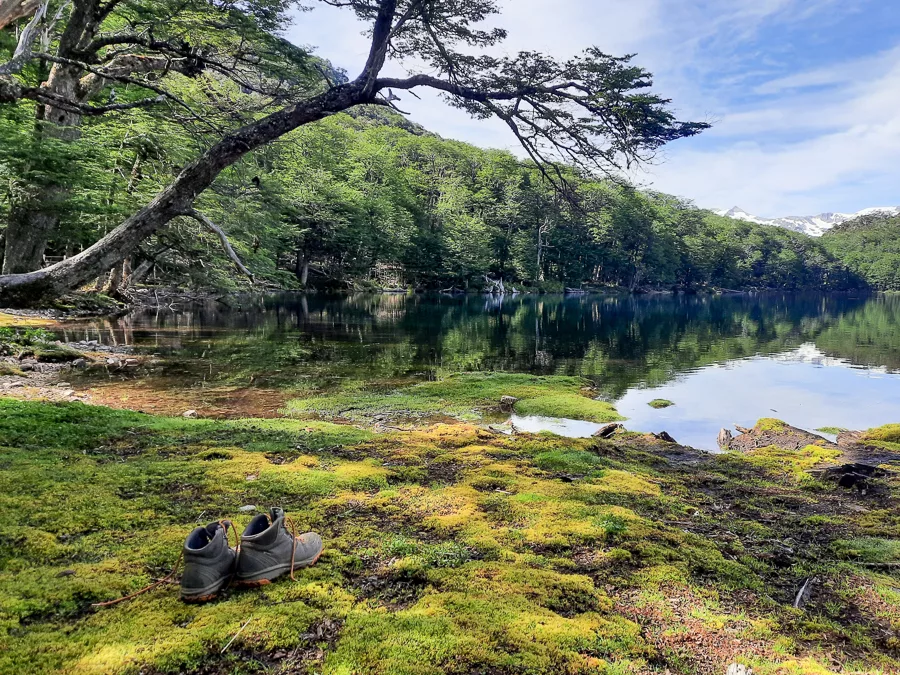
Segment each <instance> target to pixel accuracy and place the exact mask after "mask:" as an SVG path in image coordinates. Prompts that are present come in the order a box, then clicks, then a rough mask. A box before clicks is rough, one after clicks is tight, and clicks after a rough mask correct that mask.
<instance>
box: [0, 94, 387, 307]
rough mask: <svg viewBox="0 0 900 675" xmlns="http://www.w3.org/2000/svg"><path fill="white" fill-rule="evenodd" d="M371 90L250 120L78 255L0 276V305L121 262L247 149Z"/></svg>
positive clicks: (51, 293)
mask: <svg viewBox="0 0 900 675" xmlns="http://www.w3.org/2000/svg"><path fill="white" fill-rule="evenodd" d="M373 97H374V95H373V93H372V92H371V91H367V90H366V89H365V88H364V87H363V86H362V85H361V84H360V83H359V82H350V83H347V84H342V85H338V86H336V87H334V88H332V89H329V90H328V91H326V92H324V93H323V94H320V95H319V96H315V97H313V98H311V99H309V100H308V101H305V102H302V103H298V104H296V105H293V106H291V107H288V108H285V109H282V110H279V111H277V112H274V113H272V114H271V115H268V116H267V117H264V118H262V119H260V120H258V121H256V122H253V123H251V124H248V125H247V126H245V127H242V128H241V129H238V130H237V131H235V132H234V133H231V134H228V135H227V136H225V137H224V138H223V139H222V140H221V141H219V142H218V143H216V144H215V145H214V146H213V147H211V148H210V149H209V150H207V151H206V152H205V153H204V154H203V155H201V156H200V158H199V159H197V160H196V161H194V162H193V163H192V164H190V165H189V166H187V167H186V168H185V169H184V170H183V171H182V172H181V173H180V174H179V175H178V177H177V178H176V179H175V180H174V181H173V182H172V183H171V184H169V186H168V187H166V188H165V189H164V190H163V191H162V192H160V193H159V194H158V195H157V196H156V197H155V198H154V199H153V200H152V201H151V202H150V203H149V204H147V205H146V206H145V207H143V208H142V209H141V210H140V211H138V212H137V213H135V214H134V215H133V216H131V217H130V218H128V219H127V220H126V221H125V222H123V223H122V224H121V225H119V226H118V227H117V228H115V229H114V230H113V231H112V232H110V233H109V234H107V235H106V236H105V237H103V238H102V239H101V240H100V241H98V242H97V243H95V244H94V245H93V246H90V247H89V248H87V249H85V250H84V251H82V252H81V253H79V254H78V255H75V256H72V257H71V258H68V259H66V260H63V261H61V262H58V263H56V264H55V265H52V266H50V267H47V268H44V269H41V270H37V271H34V272H28V273H24V274H12V275H4V276H0V306H8V305H28V304H34V303H37V302H41V301H43V300H47V299H53V298H57V297H59V296H60V295H63V294H65V293H66V292H68V291H70V290H73V289H76V288H78V287H80V286H81V285H83V284H85V283H86V282H88V281H90V280H91V279H95V278H96V277H97V275H99V274H101V273H102V272H104V271H106V270H109V269H111V268H112V266H113V265H115V264H117V263H119V262H121V261H122V260H123V259H124V258H125V257H126V256H127V255H128V254H129V253H131V252H132V251H134V250H135V249H136V248H137V247H138V245H139V244H140V243H141V242H142V241H144V240H145V239H146V238H147V237H149V236H150V235H152V234H153V233H154V232H156V231H157V230H158V229H159V228H160V227H162V226H163V225H165V224H166V223H168V222H169V221H170V220H172V218H175V217H177V216H182V215H192V214H193V203H194V200H195V199H196V198H197V196H198V195H199V194H200V193H201V192H203V191H204V190H205V189H206V188H208V187H209V186H210V185H211V184H212V182H213V181H214V180H215V179H216V176H218V175H219V173H221V172H222V170H223V169H225V168H226V167H228V166H231V165H232V164H234V163H235V162H236V161H237V160H238V159H240V158H241V157H242V156H243V155H245V154H246V153H248V152H250V151H252V150H255V149H256V148H258V147H260V146H262V145H265V144H266V143H269V142H271V141H273V140H275V139H276V138H279V137H280V136H283V135H284V134H286V133H288V132H289V131H292V130H294V129H296V128H297V127H300V126H302V125H304V124H309V123H310V122H315V121H317V120H320V119H323V118H324V117H328V116H329V115H332V114H334V113H336V112H340V111H342V110H347V109H348V108H351V107H353V106H355V105H358V104H361V103H370V102H371V101H372V100H373Z"/></svg>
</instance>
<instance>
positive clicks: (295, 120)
mask: <svg viewBox="0 0 900 675" xmlns="http://www.w3.org/2000/svg"><path fill="white" fill-rule="evenodd" d="M9 1H10V0H3V2H4V3H5V2H9ZM321 1H322V2H325V3H326V4H331V5H334V6H338V7H341V8H344V9H346V10H347V11H352V12H354V13H355V14H356V15H357V16H358V17H360V18H361V19H363V20H365V21H367V22H368V23H369V24H370V26H371V45H370V50H369V54H368V56H367V58H366V61H365V63H364V64H361V70H360V72H359V74H358V75H357V76H355V77H354V78H353V79H350V78H348V77H346V76H345V75H344V74H343V73H340V72H336V71H335V69H334V68H332V67H331V66H330V65H328V64H326V63H323V62H322V61H321V60H320V59H317V58H316V57H314V56H313V55H311V54H309V53H307V52H306V51H304V50H302V49H298V48H296V47H294V46H292V45H290V44H289V43H288V42H287V41H285V40H284V39H283V38H282V36H281V30H282V29H283V27H284V26H285V25H286V23H287V21H288V20H289V19H290V17H291V16H292V13H293V12H294V11H295V10H297V9H298V7H297V6H296V5H295V3H293V2H289V1H285V0H254V1H251V2H240V3H233V2H223V3H208V2H206V1H205V0H188V1H187V2H178V3H175V2H171V3H170V2H141V1H140V0H108V1H107V2H106V3H103V2H101V1H100V0H73V1H72V2H71V4H69V3H68V2H61V3H60V2H57V1H56V0H42V2H41V3H40V4H39V5H38V6H37V7H36V9H35V11H34V14H33V15H30V18H29V19H28V23H27V24H26V25H25V26H24V28H23V29H22V30H20V31H18V39H17V40H14V39H13V35H14V33H12V32H11V29H10V27H7V29H6V30H5V31H4V40H5V49H6V50H8V54H9V57H8V58H7V60H6V61H5V62H3V63H2V65H0V104H2V105H3V106H4V108H3V110H4V117H6V116H7V114H9V115H13V114H16V113H18V114H19V115H20V117H21V119H23V120H27V119H28V118H29V117H30V116H31V115H32V114H33V115H34V120H35V130H34V131H33V132H32V134H31V135H32V137H33V138H34V141H33V142H34V143H37V144H39V145H41V146H42V151H43V150H44V149H46V148H51V147H59V146H60V145H65V146H66V147H68V146H69V145H71V144H73V143H76V142H77V141H78V140H79V139H80V138H81V137H82V135H83V127H84V120H85V119H88V118H94V117H103V116H109V115H115V116H116V117H117V118H124V119H128V120H131V119H152V120H154V123H157V124H160V125H162V126H166V127H174V126H176V125H177V126H179V127H180V128H181V129H182V130H183V133H184V134H186V135H187V136H189V137H190V139H191V141H192V142H191V144H190V145H189V146H188V148H187V149H188V150H189V151H190V152H189V154H190V155H193V159H192V160H190V161H185V162H184V164H182V166H181V167H180V171H178V172H177V174H176V175H175V177H174V178H173V179H171V180H170V181H169V182H168V183H167V184H166V185H164V186H163V187H162V189H161V190H160V191H159V192H158V193H157V194H156V196H155V197H153V198H151V199H149V200H147V201H144V202H143V203H133V205H132V209H133V210H132V211H131V213H129V214H127V215H124V214H123V216H124V217H123V220H122V222H121V223H120V224H119V225H118V226H117V227H115V228H114V229H113V230H112V231H110V232H109V233H108V234H106V235H105V236H103V237H102V238H100V239H99V240H97V241H96V242H93V243H92V244H91V245H90V246H88V247H87V248H86V249H85V250H84V251H82V252H80V253H77V254H75V255H73V256H72V257H70V258H67V259H65V260H63V261H61V262H59V263H56V264H54V265H52V266H50V267H49V268H45V269H41V270H37V271H33V270H27V269H26V268H27V267H29V266H32V267H33V265H29V264H28V263H33V262H34V260H35V258H36V257H37V254H38V253H39V252H40V253H43V250H44V247H45V245H46V241H47V240H49V239H50V238H51V237H52V236H53V232H54V231H55V230H56V229H57V228H58V227H60V226H62V225H63V224H64V223H63V219H62V218H61V217H60V214H61V213H63V212H64V211H65V208H66V207H67V206H68V204H69V202H70V200H71V198H73V196H74V195H75V194H76V193H77V190H73V189H72V188H71V187H70V186H69V185H68V184H67V183H68V181H69V180H70V179H72V178H75V179H77V178H78V175H77V174H78V173H79V171H78V168H79V166H78V163H75V165H74V166H73V165H72V163H71V162H68V163H67V164H68V166H69V169H68V171H67V172H66V175H65V176H60V175H59V173H58V172H53V171H49V172H47V171H40V170H38V171H30V169H31V165H30V164H29V165H28V166H26V167H23V168H24V170H23V171H21V172H20V175H18V176H17V177H16V181H15V182H16V186H17V187H16V193H15V195H14V196H13V205H14V206H15V207H16V208H11V209H10V217H9V224H8V226H7V230H6V258H5V263H4V269H5V270H7V271H21V272H23V273H21V274H8V275H6V276H2V277H0V294H2V295H3V296H4V297H5V298H6V299H8V300H9V301H16V300H17V299H18V300H19V301H26V300H28V299H29V298H34V297H37V296H42V295H44V296H46V295H51V296H52V295H56V294H58V293H61V292H63V291H65V290H67V289H69V288H72V287H75V286H78V285H80V284H83V283H86V282H88V281H90V280H91V279H93V278H94V277H96V276H97V275H98V274H99V273H101V272H103V271H105V270H107V269H110V268H111V267H113V266H114V265H117V264H119V263H121V261H122V260H123V259H124V258H126V257H127V256H128V255H129V254H130V253H131V252H133V251H134V250H136V248H137V247H138V246H140V245H141V244H142V243H143V242H144V241H145V240H146V239H147V238H148V237H149V236H151V235H153V234H154V233H155V232H157V231H158V230H159V228H161V227H163V226H165V225H166V224H168V223H169V222H170V221H171V220H172V219H173V218H178V217H181V216H184V215H189V214H191V213H192V211H193V210H194V202H195V201H196V199H197V197H198V195H200V194H202V193H203V192H204V191H205V190H207V189H208V188H209V187H210V186H211V185H213V184H214V183H215V181H216V180H217V178H218V177H219V175H220V174H221V172H222V171H223V170H224V169H226V168H227V167H230V166H232V165H234V164H235V163H236V162H238V161H239V160H241V159H242V158H243V157H244V156H245V155H247V153H250V152H252V151H256V150H259V149H261V148H265V147H266V146H267V145H269V144H271V143H272V142H273V141H275V140H277V139H279V138H281V137H282V136H284V135H285V134H287V133H289V132H290V131H292V130H294V129H297V128H299V127H302V126H304V125H307V124H310V123H313V122H316V121H318V120H322V119H324V118H326V117H329V116H331V115H334V114H335V113H338V112H341V111H345V110H350V109H353V108H355V107H357V106H361V105H375V106H382V107H391V106H393V103H392V101H391V100H389V99H390V98H392V97H391V96H389V95H388V92H390V91H394V90H397V91H401V90H413V89H416V88H419V87H429V88H432V89H435V90H438V91H440V92H442V93H443V94H444V95H445V97H446V98H447V101H448V103H449V104H450V105H454V106H457V107H460V108H462V109H464V110H466V111H467V112H469V113H470V114H471V115H473V116H475V117H478V118H486V117H489V116H496V117H498V118H500V119H501V120H503V121H504V122H505V123H506V124H507V125H508V126H509V127H510V129H511V131H512V132H513V133H514V134H515V136H516V137H517V138H518V139H519V141H520V142H521V143H522V145H523V147H524V148H525V150H526V152H527V153H528V154H529V155H530V156H531V158H532V159H533V160H534V161H535V163H536V166H537V167H539V170H540V171H541V172H542V174H543V176H544V178H545V179H546V180H549V181H552V182H553V183H554V184H555V185H556V187H557V188H564V187H565V181H564V171H565V169H564V168H563V166H564V163H565V164H568V165H570V166H573V167H577V168H580V169H581V170H588V169H590V170H592V171H596V172H600V173H602V174H608V173H610V172H613V171H615V170H616V169H617V168H618V167H620V166H626V165H630V164H632V163H634V162H640V161H644V160H646V159H648V158H649V157H651V156H652V154H653V152H654V151H655V150H657V149H658V148H659V147H660V146H661V145H663V144H664V143H667V142H669V141H672V140H675V139H678V138H682V137H685V136H690V135H693V134H696V133H698V132H700V131H702V130H703V129H704V128H706V126H707V125H706V124H705V123H694V122H681V121H678V120H677V119H676V118H675V117H674V115H673V113H672V112H671V110H670V108H669V101H668V100H666V99H664V98H661V97H659V96H656V95H654V94H652V93H650V92H649V88H650V86H651V84H652V80H651V77H650V75H649V73H647V72H646V71H644V70H643V69H641V68H639V67H637V66H635V65H633V64H632V63H631V57H627V56H626V57H614V56H610V55H607V54H605V53H603V52H602V51H600V50H599V49H598V48H594V47H592V48H588V49H586V50H585V51H584V52H583V53H582V54H581V55H580V56H578V57H576V58H573V59H569V60H566V61H559V60H557V59H554V58H552V57H550V56H546V55H540V54H536V53H531V52H525V53H520V54H518V55H516V56H515V57H510V58H498V57H492V56H489V55H486V54H484V53H479V54H476V55H473V53H475V52H479V51H480V50H482V49H484V48H487V47H490V46H492V45H494V44H496V43H498V42H499V41H501V40H502V39H503V38H504V37H505V31H504V30H502V29H500V28H484V27H483V26H484V22H485V20H486V19H488V18H490V17H492V16H493V15H495V14H498V13H499V9H498V4H497V3H496V2H495V0H475V1H472V0H377V1H375V2H373V1H371V0H333V1H332V0H321ZM300 16H301V19H302V14H301V15H300ZM26 18H27V17H26V16H23V17H22V18H21V22H24V21H25V20H26ZM388 59H391V60H394V61H397V62H399V63H401V64H405V65H407V66H408V68H409V70H410V72H409V74H408V75H407V76H406V77H399V78H387V77H383V76H382V74H381V73H382V70H383V68H384V65H385V62H386V61H387V60H388ZM423 64H424V68H425V69H426V70H427V71H428V74H425V73H423V72H418V70H419V69H422V68H423ZM27 105H31V107H32V108H31V110H32V112H29V110H28V108H27V107H25V106H27ZM7 111H10V112H9V113H7ZM19 130H20V131H21V128H20V129H19ZM57 152H61V150H59V151H51V154H56V153H57ZM37 155H38V156H40V155H41V153H37ZM186 159H187V158H186ZM73 169H74V171H73ZM73 174H75V175H74V176H73ZM29 237H30V238H31V239H34V238H37V239H40V241H37V242H34V241H29V242H27V243H28V245H25V244H23V243H22V241H21V240H22V239H23V238H25V239H27V238H29ZM11 256H12V258H13V259H12V262H11V263H10V259H11ZM19 259H21V260H23V261H24V264H22V263H20V260H19Z"/></svg>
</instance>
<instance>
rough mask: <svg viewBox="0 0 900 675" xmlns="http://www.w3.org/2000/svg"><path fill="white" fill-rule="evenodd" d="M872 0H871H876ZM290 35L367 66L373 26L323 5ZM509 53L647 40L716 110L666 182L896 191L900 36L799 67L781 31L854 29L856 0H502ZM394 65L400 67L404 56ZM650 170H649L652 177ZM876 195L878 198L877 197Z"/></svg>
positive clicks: (689, 188)
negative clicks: (875, 49) (875, 50)
mask: <svg viewBox="0 0 900 675" xmlns="http://www.w3.org/2000/svg"><path fill="white" fill-rule="evenodd" d="M864 1H865V0H864ZM314 4H315V6H316V9H315V10H314V11H312V12H309V13H306V14H302V15H299V16H298V18H297V22H296V26H295V27H294V28H293V29H292V30H291V31H290V34H289V38H290V39H291V40H292V41H294V42H296V43H299V44H306V45H315V46H317V47H318V50H317V51H318V53H320V54H322V55H323V56H325V57H327V58H329V59H330V60H332V62H334V63H335V64H336V65H338V66H341V67H344V68H346V69H347V71H348V73H349V74H350V75H351V76H353V75H355V74H356V73H357V72H358V71H359V69H360V68H361V66H362V63H363V62H364V61H365V57H366V54H367V51H368V41H367V39H366V38H365V37H364V36H362V35H361V32H362V31H363V30H364V29H365V26H364V25H362V24H360V23H359V22H357V21H356V19H355V18H354V17H353V15H352V13H351V12H348V11H346V10H341V9H336V8H333V7H328V6H326V5H324V4H323V3H314ZM501 4H502V7H503V15H502V16H501V17H498V18H497V20H496V23H497V24H498V25H502V26H504V27H505V28H507V29H508V30H509V39H508V40H507V41H506V42H505V43H504V45H503V46H502V48H501V51H502V52H506V53H515V52H517V51H519V50H523V49H533V50H539V51H545V52H548V53H551V54H553V55H554V56H557V57H558V58H565V57H567V56H571V55H573V54H574V53H576V52H578V51H580V50H581V49H582V48H584V47H586V46H589V45H597V46H599V47H601V48H602V49H604V50H605V51H607V52H609V53H613V54H623V53H629V52H637V53H638V56H637V57H636V59H635V60H636V62H637V63H638V64H639V65H641V66H644V67H646V68H647V69H648V70H650V71H651V72H653V73H654V75H655V79H656V85H657V90H658V91H659V92H660V93H661V94H663V95H665V96H668V97H671V98H672V99H673V105H674V107H675V109H676V111H677V112H678V114H679V115H680V116H681V117H683V118H690V119H701V120H703V119H711V120H713V121H714V122H715V126H714V129H713V130H712V131H710V132H707V133H706V134H704V135H703V136H701V137H700V138H699V139H687V140H682V141H678V142H677V143H674V144H672V145H671V146H670V147H669V148H667V150H666V153H665V155H664V158H665V163H663V164H661V165H658V166H654V167H652V168H651V170H650V171H649V172H648V174H647V179H649V180H652V181H653V187H655V188H656V189H660V190H663V191H667V192H673V193H675V194H680V195H683V196H686V197H689V198H692V199H694V200H695V201H696V202H697V203H698V204H700V205H703V206H721V207H729V206H732V205H734V204H739V205H740V206H742V207H743V208H745V209H747V210H748V211H751V212H754V213H757V214H759V215H764V216H782V215H788V214H806V213H817V212H820V211H827V210H836V211H837V210H839V211H852V210H858V209H860V208H863V207H866V206H870V205H871V204H873V203H876V202H877V203H879V204H880V203H882V202H884V203H895V202H900V194H897V195H896V196H894V197H893V198H892V197H891V195H892V194H894V193H892V189H893V186H894V185H896V184H897V183H898V182H900V180H898V179H900V169H897V168H895V167H900V45H898V47H897V48H895V49H893V50H889V51H886V52H883V53H880V54H871V55H868V56H864V57H862V58H859V57H857V58H854V59H848V60H847V61H845V62H835V63H832V64H829V65H827V66H823V67H819V68H812V69H809V68H808V69H797V70H796V71H794V72H792V71H791V69H790V64H791V63H792V60H791V59H792V58H793V56H795V54H793V51H792V50H793V49H794V47H793V45H791V44H790V43H789V41H788V42H787V43H779V42H778V41H777V40H776V39H773V38H772V35H773V34H774V33H773V31H778V30H788V29H791V28H797V27H800V28H803V29H807V28H809V30H811V31H812V30H821V31H828V30H840V28H841V27H840V21H841V17H843V16H845V15H846V13H847V12H851V11H856V10H857V9H858V6H857V5H855V4H854V6H853V7H847V3H840V2H838V1H837V0H555V1H553V0H501ZM388 72H390V73H392V74H400V73H401V72H402V69H401V68H400V67H399V66H398V65H397V64H389V65H388ZM419 93H420V94H421V95H422V100H421V101H419V100H416V99H415V98H413V97H412V96H408V95H404V96H403V99H404V100H403V103H402V107H403V108H404V109H405V110H408V111H409V112H410V113H411V117H412V119H414V120H415V121H417V122H419V123H420V124H423V125H424V126H425V127H426V128H428V129H430V130H432V131H435V132H437V133H439V134H441V135H443V136H446V137H449V138H457V139H460V140H465V141H469V142H472V143H475V144H477V145H481V146H486V147H501V148H508V149H512V150H514V151H516V150H517V148H516V146H515V141H514V139H513V138H512V137H511V135H510V133H509V131H508V130H507V129H506V128H505V126H504V125H503V124H501V123H500V122H497V121H489V122H484V121H475V120H471V119H470V118H468V117H467V116H466V115H465V114H464V113H462V112H461V111H458V110H455V109H451V108H449V107H448V106H446V105H445V104H444V103H443V102H442V101H441V100H440V97H439V96H437V95H435V94H429V93H425V92H419ZM645 182H646V181H645ZM870 202H871V203H870Z"/></svg>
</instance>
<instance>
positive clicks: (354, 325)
mask: <svg viewBox="0 0 900 675" xmlns="http://www.w3.org/2000/svg"><path fill="white" fill-rule="evenodd" d="M898 324H900V299H898V298H894V297H873V298H868V299H865V298H850V297H846V296H796V295H763V296H756V297H745V296H733V297H683V296H679V297H675V298H673V297H650V298H635V297H602V296H587V297H583V296H582V297H572V298H562V297H548V296H544V297H534V296H521V297H506V298H504V299H503V301H502V302H498V301H497V300H496V299H490V300H489V301H486V300H485V298H483V297H475V296H460V297H450V296H439V297H423V296H406V295H357V296H349V297H327V296H318V295H311V296H298V295H285V296H270V297H265V298H260V297H252V298H238V299H229V305H225V304H223V303H221V302H217V301H209V302H204V303H200V304H197V305H195V306H192V307H190V308H185V311H181V312H156V311H152V312H150V311H148V312H142V313H136V314H134V315H131V316H128V317H123V318H121V319H117V320H112V321H110V322H106V323H100V322H94V323H91V324H85V325H83V326H80V327H78V328H76V329H72V330H69V335H68V337H69V339H98V340H102V341H104V342H107V343H108V342H115V343H117V344H132V343H137V344H139V345H142V346H146V347H149V348H151V349H153V350H154V351H159V352H168V353H172V354H179V355H182V356H185V357H187V358H192V357H196V356H197V355H198V354H200V353H205V354H206V358H207V359H212V360H214V361H217V370H218V371H219V372H220V373H221V374H222V376H223V377H229V376H234V377H237V376H238V374H239V375H240V377H246V376H247V374H248V373H251V372H254V371H259V372H261V373H262V372H265V371H267V370H268V371H273V370H276V369H278V370H281V371H282V373H284V371H287V374H285V375H284V377H285V379H286V378H289V377H295V376H301V375H302V374H303V371H304V370H309V371H312V370H316V371H317V372H321V371H322V370H323V369H331V370H333V374H334V375H335V376H341V377H344V376H346V377H354V376H355V377H360V378H364V379H365V378H368V379H374V378H386V377H399V376H408V375H415V376H422V375H423V374H425V373H434V372H436V371H444V370H508V371H524V372H535V373H544V374H549V373H561V374H572V375H582V376H586V377H590V378H592V379H595V380H596V381H597V382H598V384H600V385H601V386H602V387H603V389H604V390H605V392H606V393H607V394H608V395H609V396H617V395H619V394H621V393H623V392H624V391H625V390H626V389H627V388H629V387H631V386H634V385H635V384H638V383H646V384H651V385H655V384H660V383H662V382H665V381H667V380H669V379H671V378H672V377H674V376H675V375H677V374H679V373H682V372H685V371H687V370H691V369H693V368H697V367H700V366H703V365H707V364H710V363H716V362H723V361H728V360H733V359H740V358H746V357H749V356H753V355H755V354H772V353H778V352H783V351H787V350H791V349H794V348H796V347H798V346H800V345H801V344H803V343H807V342H814V343H816V344H817V345H818V346H819V348H820V349H822V350H823V351H825V352H826V353H828V354H829V355H830V356H835V357H840V358H844V359H848V360H850V361H851V362H853V363H857V364H861V365H867V366H869V365H875V366H887V367H888V368H891V369H897V368H900V352H898V349H897V343H898V342H900V331H898V328H900V326H898Z"/></svg>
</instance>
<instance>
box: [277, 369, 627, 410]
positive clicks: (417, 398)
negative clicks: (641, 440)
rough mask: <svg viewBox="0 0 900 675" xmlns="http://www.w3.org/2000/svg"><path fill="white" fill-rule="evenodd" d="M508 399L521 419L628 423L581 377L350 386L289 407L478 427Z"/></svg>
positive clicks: (475, 377) (474, 376)
mask: <svg viewBox="0 0 900 675" xmlns="http://www.w3.org/2000/svg"><path fill="white" fill-rule="evenodd" d="M503 396H512V397H514V398H517V399H518V401H516V403H515V406H514V408H515V411H516V412H518V413H520V414H522V415H543V416H546V417H568V418H570V419H577V420H585V421H588V422H615V421H618V420H621V419H623V418H622V417H621V416H619V414H618V413H617V412H616V410H615V408H613V406H612V405H611V404H609V403H607V402H605V401H599V400H596V398H595V397H596V392H595V391H594V390H593V388H592V387H591V386H590V385H589V384H588V382H587V381H585V380H582V379H581V378H577V377H566V376H547V377H540V376H535V375H526V374H517V373H454V374H450V375H447V376H445V377H441V378H439V379H437V380H435V381H433V382H401V383H392V382H384V381H375V382H372V381H366V380H357V379H353V380H349V381H346V382H344V383H341V385H340V386H339V387H332V388H330V389H324V390H320V389H315V388H314V389H311V390H310V391H308V392H304V396H303V398H297V399H294V400H291V401H289V402H288V404H287V406H286V412H287V413H288V414H289V415H293V416H300V417H302V416H308V415H311V414H327V415H329V416H336V417H341V418H344V419H348V420H363V421H364V420H370V419H372V418H374V417H417V418H422V417H426V418H427V417H431V416H435V415H444V416H447V417H452V418H455V419H460V420H466V421H473V420H478V419H480V418H481V417H482V413H483V412H484V411H485V410H486V409H491V408H496V406H497V404H498V402H499V401H500V399H501V398H502V397H503Z"/></svg>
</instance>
